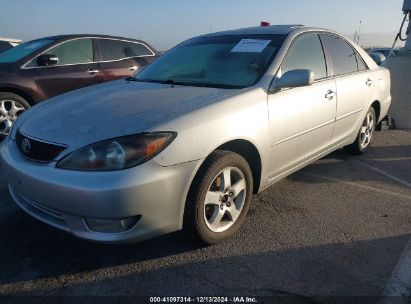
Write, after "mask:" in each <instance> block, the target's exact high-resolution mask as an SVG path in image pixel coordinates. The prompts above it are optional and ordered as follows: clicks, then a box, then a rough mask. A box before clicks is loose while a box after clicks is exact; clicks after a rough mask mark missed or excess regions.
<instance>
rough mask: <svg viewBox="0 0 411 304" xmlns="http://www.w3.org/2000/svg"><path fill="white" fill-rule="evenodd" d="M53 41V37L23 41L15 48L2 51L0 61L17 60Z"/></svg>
mask: <svg viewBox="0 0 411 304" xmlns="http://www.w3.org/2000/svg"><path fill="white" fill-rule="evenodd" d="M53 42H54V40H52V39H38V40H32V41H28V42H25V43H22V44H20V45H18V46H16V47H14V48H11V49H9V50H7V51H4V52H3V53H0V63H10V62H17V61H19V60H21V59H23V58H24V57H26V56H28V55H30V54H32V53H33V52H35V51H37V50H39V49H41V48H42V47H45V46H47V45H49V44H51V43H53Z"/></svg>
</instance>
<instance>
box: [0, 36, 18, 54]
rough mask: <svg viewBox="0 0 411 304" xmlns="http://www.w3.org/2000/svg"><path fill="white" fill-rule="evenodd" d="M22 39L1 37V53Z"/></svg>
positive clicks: (16, 44)
mask: <svg viewBox="0 0 411 304" xmlns="http://www.w3.org/2000/svg"><path fill="white" fill-rule="evenodd" d="M20 43H21V40H18V39H10V38H3V37H0V53H2V52H4V51H6V50H9V49H11V48H13V47H15V46H18V45H19V44H20Z"/></svg>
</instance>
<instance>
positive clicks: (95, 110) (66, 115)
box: [16, 80, 239, 147]
mask: <svg viewBox="0 0 411 304" xmlns="http://www.w3.org/2000/svg"><path fill="white" fill-rule="evenodd" d="M238 91H239V90H227V89H216V88H203V87H189V86H173V85H167V84H157V83H147V82H146V83H145V82H134V81H131V82H127V81H124V80H119V81H113V82H110V83H105V84H100V85H96V86H93V87H89V88H85V89H80V90H77V91H73V92H70V93H67V94H64V95H60V96H58V97H54V98H52V99H49V100H48V101H45V102H42V103H41V104H39V105H37V106H35V107H33V108H32V109H31V110H29V111H27V112H26V113H24V114H23V116H22V117H21V118H20V119H18V121H17V123H16V128H17V129H18V130H19V131H20V132H22V133H23V134H24V135H27V136H30V137H33V138H38V139H41V140H44V141H48V142H54V143H60V144H65V145H68V146H70V147H81V146H84V145H87V144H91V143H94V142H98V141H101V140H105V139H109V138H114V137H118V136H124V135H131V134H138V133H142V132H146V131H150V130H152V129H154V128H155V127H156V126H159V125H161V124H163V123H165V122H167V121H170V120H173V119H176V118H178V117H179V116H181V115H184V114H187V113H189V112H191V111H195V110H197V109H199V108H201V107H205V106H207V105H209V104H211V103H214V102H217V101H219V100H222V99H225V98H227V97H229V96H232V95H234V94H236V93H238ZM162 131H176V130H162Z"/></svg>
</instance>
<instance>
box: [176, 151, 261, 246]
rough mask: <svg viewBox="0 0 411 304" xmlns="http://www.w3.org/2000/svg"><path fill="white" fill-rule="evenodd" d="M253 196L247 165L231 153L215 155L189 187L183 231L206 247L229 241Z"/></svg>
mask: <svg viewBox="0 0 411 304" xmlns="http://www.w3.org/2000/svg"><path fill="white" fill-rule="evenodd" d="M252 193H253V176H252V173H251V169H250V166H249V164H248V162H247V161H246V160H245V159H244V158H243V157H242V156H240V155H239V154H236V153H233V152H229V151H216V152H214V153H213V154H211V155H210V156H209V157H208V159H207V160H206V161H205V163H204V164H203V165H202V166H201V168H200V170H199V172H198V174H197V175H196V177H195V179H194V181H193V184H192V186H191V188H190V191H189V194H188V196H187V202H186V209H185V213H184V229H185V230H186V231H188V232H189V233H190V234H194V235H195V236H196V237H197V238H198V239H200V240H201V241H202V242H203V243H205V244H208V245H211V244H216V243H219V242H221V241H223V240H225V239H227V238H229V237H230V236H232V235H233V234H234V233H235V232H237V231H238V229H239V228H240V226H241V224H242V223H243V222H244V219H245V217H246V215H247V212H248V210H249V208H250V204H251V197H252Z"/></svg>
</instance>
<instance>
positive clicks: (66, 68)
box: [0, 35, 158, 136]
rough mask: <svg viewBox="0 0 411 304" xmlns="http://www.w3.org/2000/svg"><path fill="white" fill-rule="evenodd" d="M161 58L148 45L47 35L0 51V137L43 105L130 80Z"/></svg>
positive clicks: (115, 39)
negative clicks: (68, 94)
mask: <svg viewBox="0 0 411 304" xmlns="http://www.w3.org/2000/svg"><path fill="white" fill-rule="evenodd" d="M157 57H158V53H157V51H156V50H155V49H154V48H153V47H152V46H150V45H149V44H148V43H146V42H144V41H140V40H134V39H127V38H121V37H111V36H102V35H61V36H53V37H46V38H41V39H36V40H32V41H28V42H25V43H23V44H21V45H19V46H17V47H15V48H12V49H9V50H7V51H5V52H3V53H0V109H1V111H0V115H1V116H0V135H3V136H5V135H7V134H8V133H9V131H10V128H11V125H12V124H13V122H14V121H15V120H16V119H17V117H18V116H19V115H20V114H21V113H22V112H24V111H25V110H27V109H28V108H29V107H31V106H33V105H35V104H36V103H38V102H40V101H43V100H45V99H48V98H50V97H53V96H56V95H60V94H63V93H65V92H68V91H72V90H75V89H79V88H82V87H86V86H90V85H94V84H98V83H102V82H107V81H111V80H115V79H121V78H125V77H129V76H131V75H133V74H134V73H135V72H136V71H137V70H138V69H139V68H141V67H143V66H146V65H147V64H149V63H151V62H152V61H154V60H155V59H156V58H157Z"/></svg>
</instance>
